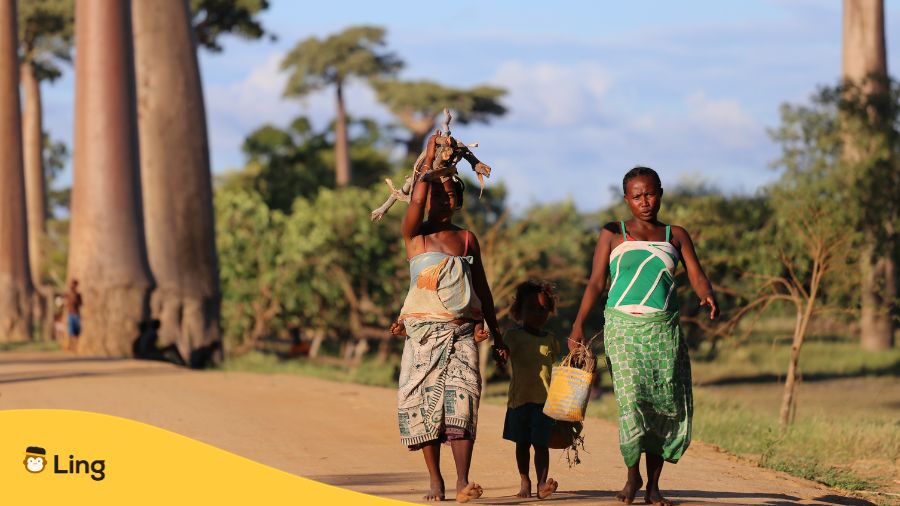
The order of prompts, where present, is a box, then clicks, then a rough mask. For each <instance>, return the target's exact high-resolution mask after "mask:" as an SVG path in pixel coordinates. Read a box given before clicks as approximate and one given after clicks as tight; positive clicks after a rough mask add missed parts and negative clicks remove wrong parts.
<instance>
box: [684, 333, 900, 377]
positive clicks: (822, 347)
mask: <svg viewBox="0 0 900 506" xmlns="http://www.w3.org/2000/svg"><path fill="white" fill-rule="evenodd" d="M790 350H791V347H790V343H789V342H787V341H785V340H779V341H777V342H773V341H771V340H769V341H768V342H766V341H763V340H760V339H756V340H753V341H751V342H748V343H745V344H740V345H738V344H730V343H726V344H723V345H721V348H720V351H719V353H718V354H717V356H716V358H715V359H714V360H711V361H704V360H698V359H697V358H695V359H694V360H693V364H692V369H693V373H694V381H695V382H698V383H708V382H714V381H717V380H721V379H723V378H747V379H752V378H754V377H759V376H774V377H783V376H784V372H785V371H786V370H787V363H788V358H789V356H790ZM695 357H696V356H695ZM799 364H800V370H801V372H802V373H803V374H805V375H813V376H815V375H820V376H821V375H827V376H833V377H848V376H900V348H894V349H892V350H888V351H882V352H869V351H864V350H862V349H860V347H859V343H858V342H855V341H849V342H848V341H836V342H835V341H831V342H829V341H826V340H822V339H818V340H817V339H811V340H809V341H808V342H806V343H804V345H803V348H802V349H801V352H800V362H799Z"/></svg>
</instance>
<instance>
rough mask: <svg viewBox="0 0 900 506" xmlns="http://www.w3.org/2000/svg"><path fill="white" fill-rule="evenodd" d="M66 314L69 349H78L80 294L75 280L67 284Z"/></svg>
mask: <svg viewBox="0 0 900 506" xmlns="http://www.w3.org/2000/svg"><path fill="white" fill-rule="evenodd" d="M66 314H67V317H66V320H67V327H66V329H67V331H68V334H69V349H72V350H74V349H77V347H78V336H80V335H81V294H80V293H79V292H78V280H77V279H73V280H72V281H71V282H70V283H69V291H68V292H66Z"/></svg>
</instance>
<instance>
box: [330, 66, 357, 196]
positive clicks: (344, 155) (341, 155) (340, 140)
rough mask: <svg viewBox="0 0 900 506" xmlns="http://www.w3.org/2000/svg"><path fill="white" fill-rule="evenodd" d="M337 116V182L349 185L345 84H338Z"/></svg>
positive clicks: (350, 177)
mask: <svg viewBox="0 0 900 506" xmlns="http://www.w3.org/2000/svg"><path fill="white" fill-rule="evenodd" d="M336 97H337V118H335V125H334V130H335V131H334V157H335V166H334V172H335V174H334V175H335V183H336V184H337V186H338V187H339V188H342V187H345V186H349V185H350V181H351V180H352V179H353V173H352V169H351V168H350V144H349V141H348V138H347V112H346V110H345V109H344V84H343V83H342V82H340V81H338V83H337V85H336Z"/></svg>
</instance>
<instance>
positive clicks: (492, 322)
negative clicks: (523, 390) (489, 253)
mask: <svg viewBox="0 0 900 506" xmlns="http://www.w3.org/2000/svg"><path fill="white" fill-rule="evenodd" d="M466 233H467V234H471V240H470V241H469V250H470V252H471V254H472V258H473V261H472V289H473V290H475V295H477V296H478V300H480V301H481V313H482V314H483V315H484V321H485V323H487V326H488V329H490V331H491V335H493V337H494V358H495V359H496V360H497V362H499V363H501V364H502V363H504V362H506V360H507V359H508V358H509V348H508V347H507V346H506V343H504V342H503V334H502V333H500V324H499V323H498V322H497V311H496V308H494V295H493V294H492V293H491V287H490V286H489V285H488V281H487V275H486V274H485V272H484V264H483V263H482V261H481V245H480V244H478V238H477V237H475V234H472V232H469V231H466Z"/></svg>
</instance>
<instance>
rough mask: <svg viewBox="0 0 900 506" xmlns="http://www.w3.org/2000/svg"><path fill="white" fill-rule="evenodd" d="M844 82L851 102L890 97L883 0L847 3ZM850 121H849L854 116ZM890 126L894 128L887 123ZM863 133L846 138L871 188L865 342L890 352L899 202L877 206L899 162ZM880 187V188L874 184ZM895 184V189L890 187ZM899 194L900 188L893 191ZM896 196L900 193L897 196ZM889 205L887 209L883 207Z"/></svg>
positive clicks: (863, 271) (866, 221)
mask: <svg viewBox="0 0 900 506" xmlns="http://www.w3.org/2000/svg"><path fill="white" fill-rule="evenodd" d="M843 17H844V18H843V23H844V27H843V28H844V33H843V39H844V40H843V46H844V47H843V78H844V81H845V84H846V85H847V87H848V89H850V90H854V92H855V93H857V95H856V96H854V97H848V98H849V99H851V100H857V101H862V102H868V103H870V104H875V103H878V102H879V99H878V97H879V96H880V97H884V98H887V97H888V93H889V82H888V73H887V59H886V58H885V54H886V53H885V42H884V2H883V0H844V13H843ZM866 112H867V116H868V117H867V118H864V121H866V120H867V121H868V122H869V123H870V124H871V125H876V127H875V128H874V129H871V128H869V129H867V130H869V133H872V132H874V131H877V130H879V128H878V127H877V125H878V124H880V123H886V122H887V121H888V120H889V118H886V117H884V114H883V112H884V111H879V109H878V107H868V110H867V111H866ZM845 119H847V120H849V118H846V117H845ZM885 127H886V128H890V125H885ZM859 133H860V130H858V129H857V130H856V132H855V133H854V132H850V131H849V130H848V131H847V133H846V134H845V149H844V161H845V162H846V163H847V164H848V166H850V167H854V172H855V173H856V180H857V182H858V186H860V187H861V188H870V189H871V190H873V192H870V191H865V190H864V191H860V192H859V193H860V196H861V198H862V200H863V201H864V202H863V206H862V208H863V209H862V216H860V217H859V225H860V229H861V230H862V231H863V240H862V245H861V248H860V258H859V271H860V275H861V276H862V278H861V280H860V281H861V283H860V287H861V293H860V305H861V308H860V309H861V311H860V339H861V343H862V346H863V348H865V349H868V350H873V351H875V350H885V349H888V348H891V347H892V346H893V341H894V326H895V325H894V314H893V313H894V312H895V311H896V297H897V286H896V276H897V272H896V265H895V262H896V260H895V258H896V257H895V255H896V250H897V233H898V231H897V230H896V227H897V220H898V219H900V217H898V216H897V202H896V197H889V198H887V199H885V200H884V202H880V203H876V202H874V201H873V200H872V199H873V198H874V199H878V198H880V197H881V196H882V195H885V188H882V187H878V186H879V185H883V184H884V182H885V181H884V178H882V177H878V173H883V174H885V175H889V174H890V173H891V172H892V171H896V170H897V169H896V167H894V163H895V162H896V161H895V160H891V159H890V157H888V159H881V160H879V159H878V157H877V156H873V150H871V149H868V148H867V145H868V146H871V145H872V142H871V140H872V136H871V135H859ZM873 185H874V186H873ZM889 186H890V185H889ZM888 189H893V190H896V188H888ZM894 195H896V194H894ZM880 204H884V205H880Z"/></svg>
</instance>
